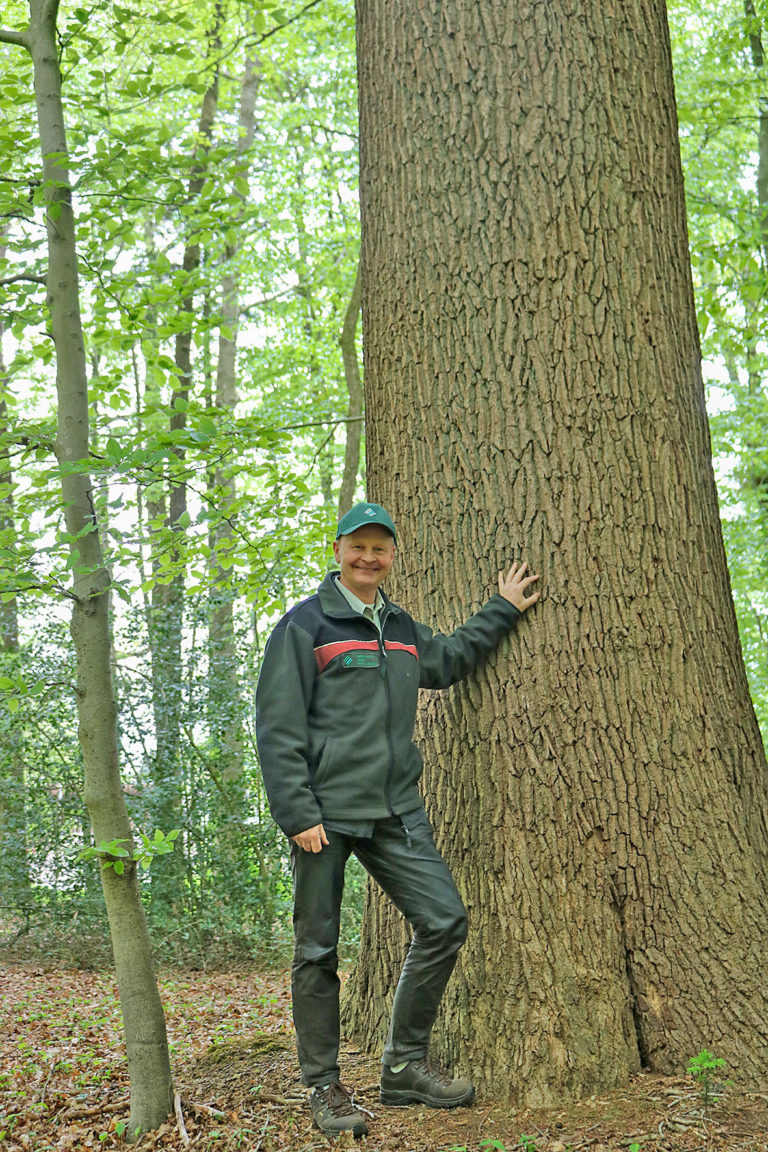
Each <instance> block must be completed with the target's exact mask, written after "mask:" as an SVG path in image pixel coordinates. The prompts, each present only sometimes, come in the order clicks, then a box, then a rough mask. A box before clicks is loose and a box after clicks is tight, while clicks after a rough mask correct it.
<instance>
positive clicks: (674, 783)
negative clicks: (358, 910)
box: [345, 0, 768, 1104]
mask: <svg viewBox="0 0 768 1152" xmlns="http://www.w3.org/2000/svg"><path fill="white" fill-rule="evenodd" d="M357 14H358V66H359V78H360V109H361V148H362V153H361V210H362V223H363V243H362V265H363V322H364V339H365V368H366V370H365V385H366V400H367V404H366V409H367V411H368V413H369V417H368V419H369V423H368V429H367V453H368V483H369V495H370V497H371V498H372V499H375V500H380V501H381V502H382V503H384V504H385V505H386V506H388V507H389V508H390V509H391V511H392V512H393V513H394V515H395V517H396V519H397V522H398V533H399V535H400V537H401V540H402V556H401V560H400V575H399V578H398V579H397V581H396V583H395V586H394V587H393V589H392V591H393V593H394V595H395V598H396V599H400V600H401V601H402V602H404V604H405V605H406V606H407V607H408V608H409V609H410V610H411V611H413V612H414V613H415V615H416V616H417V617H420V618H422V619H425V620H428V621H429V622H431V623H434V624H436V625H437V626H438V627H440V628H442V629H444V630H449V629H451V628H453V627H455V626H456V625H457V624H458V623H459V622H460V621H461V620H462V619H464V618H465V617H466V616H467V615H468V614H469V612H471V611H472V610H473V609H474V608H476V607H478V606H479V605H480V604H481V603H482V602H483V601H484V600H485V599H486V598H487V597H488V595H489V594H490V593H491V592H492V591H493V588H494V584H495V572H496V569H498V568H500V567H501V566H502V565H506V564H508V563H509V562H510V561H511V560H513V559H514V558H516V557H520V556H524V557H525V558H526V559H528V560H529V561H530V562H531V564H532V566H533V567H534V568H535V570H537V571H539V572H540V573H541V587H542V588H543V589H544V591H545V596H544V598H543V599H542V601H541V602H540V603H539V604H538V605H537V606H536V608H535V609H534V610H533V611H532V612H531V614H530V616H529V617H526V618H525V620H524V621H522V622H521V625H520V627H519V630H518V632H517V634H516V635H515V636H513V637H512V639H511V641H510V643H509V644H506V643H505V644H503V645H502V646H501V648H500V650H499V652H498V653H497V655H496V656H495V657H494V658H493V659H491V660H490V661H489V662H488V664H487V666H486V668H485V669H484V670H482V671H481V672H480V673H479V674H478V675H476V676H474V677H472V678H471V679H470V680H469V681H468V682H467V683H466V684H465V685H460V686H457V687H455V688H453V689H451V690H449V691H447V692H445V693H441V694H437V693H434V694H430V695H429V696H428V697H427V698H426V699H425V701H424V706H423V709H422V712H421V719H420V725H419V733H418V735H419V739H420V742H421V745H422V748H423V751H424V754H425V761H426V765H427V769H426V773H425V784H426V792H427V796H428V803H429V807H430V809H431V813H432V816H433V818H434V820H435V822H436V824H437V827H438V842H439V844H440V846H441V848H442V850H443V851H444V852H445V854H446V856H447V858H448V860H449V863H450V864H451V866H452V868H453V870H454V873H455V875H456V878H457V883H458V885H459V889H460V890H461V892H462V895H463V897H464V899H465V901H466V903H467V906H468V909H469V913H470V920H471V935H470V939H469V941H468V944H467V946H466V948H465V950H464V952H463V954H462V957H461V959H460V963H459V966H458V968H457V972H456V975H455V976H454V978H453V980H452V983H451V985H450V986H449V989H448V993H447V995H446V998H445V1002H444V1014H443V1017H442V1020H441V1022H440V1023H439V1026H438V1029H437V1032H436V1036H435V1042H436V1046H437V1048H438V1049H439V1051H440V1054H441V1055H442V1056H443V1057H445V1058H446V1059H447V1060H448V1061H449V1062H450V1063H451V1064H452V1065H453V1066H454V1067H458V1068H459V1069H460V1070H463V1071H467V1072H471V1073H472V1074H473V1075H474V1076H475V1078H476V1080H477V1081H478V1083H479V1084H480V1086H481V1088H485V1089H491V1090H493V1091H494V1092H495V1093H499V1094H501V1095H506V1096H509V1097H511V1098H514V1099H517V1100H520V1101H525V1102H527V1103H529V1104H542V1103H547V1102H551V1101H555V1100H560V1099H562V1098H563V1097H565V1096H569V1095H579V1094H583V1093H587V1092H591V1091H595V1090H597V1089H600V1088H604V1087H609V1086H611V1085H614V1084H616V1083H620V1082H622V1081H624V1080H625V1079H626V1077H627V1075H628V1074H629V1073H630V1072H632V1071H633V1070H635V1069H637V1068H638V1067H639V1066H640V1065H641V1064H646V1065H648V1066H650V1067H652V1068H654V1069H657V1070H660V1071H669V1072H672V1071H678V1070H680V1068H681V1067H682V1066H683V1065H684V1064H685V1062H686V1061H687V1060H688V1059H689V1058H690V1057H691V1056H693V1055H694V1054H695V1053H697V1052H698V1051H699V1050H700V1049H701V1048H702V1047H704V1046H706V1047H708V1048H710V1049H711V1050H713V1051H714V1052H715V1053H716V1054H717V1055H720V1056H723V1057H725V1058H726V1059H727V1061H728V1062H729V1066H730V1072H731V1074H733V1073H734V1072H736V1074H737V1075H738V1076H739V1077H740V1078H742V1077H743V1078H748V1077H755V1076H758V1075H760V1074H762V1073H764V1070H765V1066H766V1057H767V1056H768V1047H767V1043H766V1042H767V1040H768V1027H767V1026H766V996H765V988H764V980H763V977H762V970H763V965H764V954H765V948H766V943H768V941H767V940H766V936H767V935H768V933H767V931H766V911H767V910H768V909H767V908H766V899H765V895H764V866H765V861H766V850H767V849H768V840H767V838H766V826H765V812H766V799H767V798H766V778H767V777H766V764H765V757H764V754H763V750H762V746H761V743H760V737H759V733H758V729H757V724H756V721H755V717H754V712H753V709H752V706H751V702H750V699H749V693H748V689H747V682H746V678H745V674H744V669H743V664H742V660H741V653H740V648H739V641H738V635H737V631H736V622H735V617H734V611H733V605H732V601H731V595H730V588H729V582H728V573H727V569H726V564H725V557H724V552H723V547H722V541H721V536H720V529H719V521H718V509H717V500H716V494H715V486H714V481H713V475H712V468H711V462H710V451H709V436H708V428H707V421H706V415H705V409H704V396H703V388H702V384H701V378H700V369H699V350H698V336H697V332H696V323H695V314H694V306H693V296H692V288H691V278H690V269H689V263H688V254H687V241H686V227H685V212H684V204H683V189H682V175H681V170H680V162H679V149H678V142H677V134H676V129H677V125H676V116H675V108H674V94H673V86H672V71H671V61H670V53H669V44H668V32H667V26H666V14H665V9H664V5H663V4H660V3H657V2H656V0H637V2H636V3H634V4H631V5H618V6H612V5H609V6H606V5H604V4H601V3H599V2H598V0H576V3H561V2H559V0H558V2H555V3H549V4H541V3H536V2H534V0H525V2H523V3H512V2H511V0H479V2H478V0H456V2H455V3H452V4H451V5H443V4H440V3H438V0H425V2H424V3H422V4H419V5H412V4H406V3H403V2H402V0H377V2H376V3H373V2H372V0H358V4H357ZM362 939H363V948H362V952H361V957H360V961H359V964H358V967H357V970H356V972H355V976H354V979H353V980H352V981H351V985H350V993H349V996H348V998H347V1001H346V1008H345V1020H346V1025H347V1028H348V1029H349V1030H351V1031H352V1032H354V1034H355V1035H356V1036H357V1038H358V1039H361V1040H362V1041H363V1042H365V1043H366V1044H368V1045H370V1046H374V1045H377V1044H379V1043H380V1042H381V1039H382V1035H383V1030H384V1027H385V1023H386V1018H387V1012H388V1002H389V999H390V998H391V993H392V990H393V988H394V984H395V981H396V977H397V973H398V971H399V967H400V965H401V963H402V960H403V954H404V953H403V949H404V935H403V931H402V929H401V928H400V927H399V924H398V922H397V920H396V918H395V917H394V915H393V913H392V911H391V909H390V908H389V907H388V905H387V904H386V903H385V902H383V901H381V900H380V899H379V898H378V896H377V895H376V894H373V895H372V896H371V898H370V899H369V901H368V904H367V908H366V913H365V923H364V927H363V933H362Z"/></svg>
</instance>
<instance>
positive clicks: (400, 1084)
mask: <svg viewBox="0 0 768 1152" xmlns="http://www.w3.org/2000/svg"><path fill="white" fill-rule="evenodd" d="M474 1098H475V1086H474V1084H471V1083H470V1082H469V1080H452V1079H451V1077H450V1076H449V1075H448V1074H447V1073H446V1072H444V1071H443V1069H442V1068H439V1067H438V1066H437V1065H436V1064H432V1063H430V1061H429V1060H428V1059H425V1060H411V1061H410V1063H409V1064H407V1065H406V1066H405V1068H403V1069H402V1070H401V1071H400V1072H393V1071H392V1069H391V1068H388V1067H387V1066H386V1064H385V1065H384V1066H383V1068H382V1071H381V1092H380V1099H381V1102H382V1104H392V1105H395V1107H399V1106H400V1105H403V1104H428V1105H429V1107H430V1108H458V1107H459V1106H460V1105H462V1104H471V1103H472V1101H473V1100H474Z"/></svg>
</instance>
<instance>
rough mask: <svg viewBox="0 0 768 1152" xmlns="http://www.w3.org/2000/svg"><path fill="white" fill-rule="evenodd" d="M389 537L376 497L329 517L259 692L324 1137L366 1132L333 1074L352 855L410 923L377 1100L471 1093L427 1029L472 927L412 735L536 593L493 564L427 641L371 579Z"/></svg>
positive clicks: (302, 1017)
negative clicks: (492, 584)
mask: <svg viewBox="0 0 768 1152" xmlns="http://www.w3.org/2000/svg"><path fill="white" fill-rule="evenodd" d="M396 545H397V536H396V532H395V526H394V524H393V522H392V519H391V517H390V516H389V514H388V513H387V512H386V511H385V509H384V508H382V507H381V506H380V505H378V504H371V503H364V504H356V505H355V507H354V508H352V509H351V510H350V511H349V512H347V514H346V515H345V516H343V517H342V518H341V520H340V521H339V526H338V531H337V534H336V540H335V541H334V545H333V550H334V555H335V557H336V560H337V562H338V564H339V567H340V572H338V573H336V572H333V573H331V574H330V575H328V576H327V577H326V578H325V580H324V581H323V583H322V584H321V585H320V588H319V589H318V591H317V593H316V594H315V595H314V596H310V597H309V599H307V600H304V601H302V602H301V603H300V604H298V605H296V607H294V608H293V609H291V611H290V612H288V614H287V615H286V616H284V617H283V619H282V620H281V621H280V623H279V624H278V625H277V627H276V628H275V630H274V632H273V633H272V635H271V636H270V638H269V642H268V643H267V647H266V650H265V653H264V663H263V665H262V669H261V675H260V677H259V683H258V686H257V689H256V735H257V741H258V748H259V757H260V760H261V769H262V772H263V775H264V783H265V786H266V789H267V796H268V798H269V804H270V808H271V810H272V815H273V816H274V818H275V821H276V822H277V824H279V826H280V827H281V828H282V830H283V831H284V832H285V834H286V835H287V836H289V837H290V839H291V841H292V844H291V861H292V866H293V874H294V886H295V893H294V918H293V923H294V933H295V944H296V950H295V954H294V961H293V968H292V996H293V1018H294V1022H295V1025H296V1037H297V1044H298V1053H299V1063H300V1065H301V1074H302V1080H303V1082H304V1083H305V1084H306V1085H308V1086H311V1087H312V1088H313V1089H314V1090H313V1092H312V1096H311V1100H310V1105H311V1109H312V1116H313V1119H314V1122H315V1124H316V1125H317V1127H318V1128H320V1130H321V1131H322V1132H324V1133H325V1134H326V1135H337V1134H338V1133H340V1132H343V1131H352V1132H353V1134H354V1135H355V1136H362V1135H364V1134H365V1133H366V1132H367V1130H368V1129H367V1125H366V1122H365V1119H364V1117H363V1115H362V1113H361V1112H360V1111H359V1110H358V1109H357V1108H356V1107H355V1105H354V1102H353V1100H352V1097H351V1095H350V1093H349V1092H348V1091H347V1089H346V1088H345V1087H344V1086H343V1085H342V1084H341V1083H340V1073H339V1066H338V1053H339V980H338V976H337V951H336V950H337V946H338V938H339V912H340V907H341V898H342V893H343V889H344V869H345V866H346V863H347V860H348V859H349V855H350V853H352V852H354V854H355V855H356V856H357V858H358V860H359V861H360V862H361V864H362V865H363V866H364V867H365V868H366V870H367V871H368V872H369V873H370V875H371V876H373V878H374V879H375V880H376V881H377V882H378V883H379V884H380V885H381V887H382V888H383V889H384V891H385V892H386V893H387V895H388V896H389V897H390V898H391V899H392V901H393V902H394V904H395V905H396V906H397V907H398V908H399V909H400V911H401V912H402V913H403V915H404V916H405V917H406V919H407V920H408V921H409V923H410V925H411V927H412V930H413V939H412V942H411V946H410V949H409V951H408V956H407V958H406V961H405V965H404V967H403V971H402V975H401V977H400V980H399V983H398V985H397V990H396V992H395V998H394V1003H393V1006H392V1020H391V1024H390V1029H389V1035H388V1037H387V1042H386V1046H385V1049H384V1054H383V1057H382V1064H383V1068H382V1076H381V1100H382V1102H383V1103H385V1104H394V1105H401V1104H411V1103H416V1102H419V1103H423V1104H428V1105H431V1106H432V1107H434V1108H454V1107H457V1106H458V1105H462V1104H469V1103H471V1101H472V1099H473V1097H474V1087H473V1085H472V1084H471V1083H470V1082H469V1081H468V1080H464V1079H452V1078H451V1077H449V1076H447V1075H446V1074H445V1073H443V1072H442V1071H441V1070H440V1069H438V1068H436V1067H435V1066H434V1065H433V1064H431V1063H430V1061H429V1059H428V1049H429V1036H430V1032H431V1029H432V1025H433V1024H434V1021H435V1017H436V1015H437V1010H438V1006H439V1004H440V999H441V997H442V994H443V991H444V989H445V986H446V984H447V982H448V978H449V976H450V974H451V972H452V970H453V967H454V964H455V962H456V956H457V954H458V951H459V948H460V947H461V945H462V944H463V942H464V939H465V937H466V932H467V917H466V912H465V910H464V907H463V905H462V902H461V898H460V897H459V894H458V892H457V890H456V886H455V884H454V882H453V879H452V877H451V874H450V872H449V871H448V867H447V865H446V864H445V862H444V860H443V859H442V857H441V856H440V854H439V852H438V851H437V849H436V848H435V845H434V843H433V840H432V830H431V828H430V826H429V822H428V820H427V816H426V813H425V811H424V805H423V802H422V800H421V797H420V795H419V791H418V788H417V784H418V780H419V777H420V776H421V770H422V764H421V756H420V754H419V751H418V749H417V747H416V745H415V744H414V743H413V740H412V737H413V725H414V720H415V717H416V705H417V696H418V690H419V688H447V687H448V686H449V685H451V684H454V683H455V682H456V681H457V680H460V679H462V678H463V677H464V676H466V675H468V674H469V673H470V672H471V671H472V670H473V669H474V668H476V667H477V665H478V664H479V663H480V661H481V660H482V659H483V657H484V656H486V655H487V654H488V653H489V652H492V651H493V649H494V648H496V646H497V645H498V643H499V642H500V640H501V639H502V638H503V637H504V636H505V635H506V634H507V633H508V632H509V630H510V629H511V628H513V627H514V626H515V624H516V623H517V621H518V620H519V618H520V616H521V614H522V613H523V612H525V610H526V609H527V608H530V607H531V605H532V604H535V603H536V601H537V600H538V598H539V593H538V592H533V593H531V594H528V592H527V589H528V587H529V585H530V584H532V583H533V581H535V580H537V579H538V577H537V576H534V575H526V569H527V564H525V563H523V564H520V565H517V564H514V565H513V566H512V568H511V569H510V571H509V572H508V573H506V574H505V573H504V572H499V592H498V595H495V596H493V597H492V598H491V599H490V600H489V601H488V603H487V604H486V605H485V606H484V607H483V608H481V609H480V611H479V612H477V613H475V615H474V616H472V617H470V619H469V620H468V621H467V622H466V623H465V624H463V625H462V626H461V627H460V628H457V629H456V631H455V632H453V633H452V634H451V635H450V636H442V635H435V634H434V633H433V632H432V631H431V629H429V628H427V627H426V626H425V625H423V624H418V623H416V621H414V620H413V619H412V618H411V617H410V616H409V615H408V613H407V612H405V611H404V610H403V609H402V608H399V607H397V606H396V605H395V604H393V603H392V601H391V600H389V599H388V598H387V597H386V596H385V595H384V594H383V593H382V591H381V589H380V585H381V584H382V583H383V581H384V580H385V579H386V577H387V576H388V575H389V572H390V570H391V568H392V565H393V562H394V559H395V548H396Z"/></svg>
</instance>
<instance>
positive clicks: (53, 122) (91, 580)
mask: <svg viewBox="0 0 768 1152" xmlns="http://www.w3.org/2000/svg"><path fill="white" fill-rule="evenodd" d="M56 14H57V5H56V3H52V2H51V0H31V3H30V23H29V27H28V28H27V30H26V32H25V33H24V34H23V40H22V42H23V44H24V46H25V47H26V48H28V50H29V52H30V54H31V56H32V61H33V64H34V84H35V101H36V106H37V116H38V125H39V130H40V147H41V151H42V157H43V178H44V183H45V193H46V201H45V202H46V224H47V232H48V276H47V301H48V307H49V310H50V319H51V328H52V333H53V340H54V344H55V348H56V388H57V395H58V426H57V436H56V445H55V447H56V456H57V459H58V462H59V466H60V468H61V471H62V496H63V504H64V515H65V520H66V527H67V532H68V533H69V536H70V541H71V557H72V570H73V583H72V593H71V594H72V600H73V602H74V608H73V613H72V624H71V630H72V637H73V640H74V644H75V653H76V667H77V707H78V718H79V731H80V741H81V747H82V753H83V773H84V798H85V803H86V805H87V808H88V812H89V815H90V817H91V822H92V825H93V831H94V836H95V838H96V842H97V843H99V842H100V841H102V840H105V841H111V840H113V839H123V840H125V841H127V842H128V845H129V846H132V837H131V828H130V822H129V820H128V814H127V811H126V807H125V802H124V799H123V793H122V788H121V782H120V774H119V768H118V753H117V736H116V717H117V708H116V704H115V696H114V688H113V684H112V667H111V643H110V633H109V586H110V576H109V573H108V572H107V571H106V569H105V568H104V566H103V560H102V551H101V543H100V539H99V532H98V526H97V523H96V516H95V511H94V500H93V489H92V486H91V479H90V476H89V475H88V474H87V473H85V472H83V471H80V470H78V469H76V468H73V467H72V466H73V465H76V464H77V465H81V464H82V461H83V460H87V459H88V454H89V443H88V391H87V384H86V371H85V353H84V345H83V333H82V326H81V322H80V306H79V290H78V272H77V253H76V246H75V226H74V215H73V212H72V204H71V189H70V184H69V173H68V167H69V165H68V153H67V140H66V133H65V129H64V113H63V108H62V101H61V75H60V73H59V67H58V58H57V44H56ZM102 884H103V888H104V898H105V902H106V906H107V914H108V917H109V926H110V932H111V936H112V945H113V949H114V956H115V968H116V972H117V979H118V987H119V991H120V1004H121V1007H122V1011H123V1021H124V1025H125V1037H126V1045H127V1052H128V1065H129V1072H130V1079H131V1113H130V1122H129V1127H130V1129H131V1130H133V1129H135V1128H137V1127H139V1128H142V1129H149V1128H157V1127H159V1125H160V1124H161V1123H162V1121H163V1120H164V1119H165V1117H166V1116H167V1115H168V1112H169V1111H170V1109H171V1108H172V1106H173V1088H172V1084H171V1070H170V1063H169V1058H168V1045H167V1039H166V1032H165V1019H164V1016H163V1008H162V1004H161V1002H160V997H159V994H158V991H157V984H156V982H155V976H154V968H153V963H152V954H151V948H150V942H149V936H148V933H147V930H146V924H145V921H144V913H143V910H142V906H141V899H140V896H139V889H138V883H137V878H136V866H135V865H134V864H132V863H129V864H127V865H126V867H125V871H124V873H123V874H122V875H117V874H116V872H115V871H114V869H112V868H107V867H105V866H104V865H103V864H102Z"/></svg>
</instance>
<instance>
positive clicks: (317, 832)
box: [291, 824, 328, 852]
mask: <svg viewBox="0 0 768 1152" xmlns="http://www.w3.org/2000/svg"><path fill="white" fill-rule="evenodd" d="M291 840H293V842H294V844H298V846H299V848H303V849H304V851H305V852H322V850H323V846H324V845H325V844H327V843H328V837H327V836H326V834H325V828H323V826H322V824H315V826H314V828H306V829H305V830H304V831H303V832H299V834H298V835H297V836H291Z"/></svg>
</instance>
